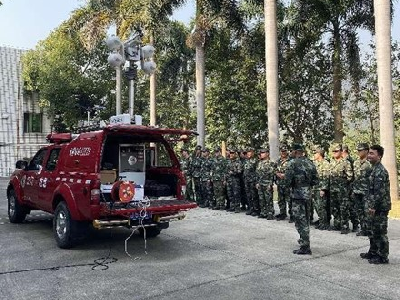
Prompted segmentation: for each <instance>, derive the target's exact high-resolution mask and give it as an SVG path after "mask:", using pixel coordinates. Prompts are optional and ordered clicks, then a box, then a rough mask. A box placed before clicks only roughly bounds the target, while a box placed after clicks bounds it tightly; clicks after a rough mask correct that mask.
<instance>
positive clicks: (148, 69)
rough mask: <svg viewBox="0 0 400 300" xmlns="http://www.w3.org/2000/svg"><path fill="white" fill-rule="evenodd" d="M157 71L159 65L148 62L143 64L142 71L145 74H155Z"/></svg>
mask: <svg viewBox="0 0 400 300" xmlns="http://www.w3.org/2000/svg"><path fill="white" fill-rule="evenodd" d="M156 69H157V65H156V63H155V62H154V61H152V60H148V61H145V62H143V64H142V70H143V72H145V73H146V74H147V75H151V74H153V73H154V72H155V71H156Z"/></svg>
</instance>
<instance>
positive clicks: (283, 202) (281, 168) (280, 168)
mask: <svg viewBox="0 0 400 300" xmlns="http://www.w3.org/2000/svg"><path fill="white" fill-rule="evenodd" d="M280 152H281V153H280V154H281V155H280V157H279V159H278V161H277V163H276V164H277V172H276V185H277V188H278V206H279V214H278V215H276V216H275V218H276V219H277V220H278V221H279V220H284V219H286V217H287V212H286V210H287V207H288V206H289V216H290V217H292V205H291V203H290V193H289V189H288V188H287V186H286V185H285V184H284V182H283V181H284V180H283V178H284V174H285V171H286V168H287V165H288V163H289V153H288V148H287V146H286V145H282V146H281V147H280Z"/></svg>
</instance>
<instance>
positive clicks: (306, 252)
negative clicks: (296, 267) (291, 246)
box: [293, 247, 312, 255]
mask: <svg viewBox="0 0 400 300" xmlns="http://www.w3.org/2000/svg"><path fill="white" fill-rule="evenodd" d="M293 254H298V255H311V254H312V252H311V249H310V247H300V249H297V250H293Z"/></svg>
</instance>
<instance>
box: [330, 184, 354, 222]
mask: <svg viewBox="0 0 400 300" xmlns="http://www.w3.org/2000/svg"><path fill="white" fill-rule="evenodd" d="M330 196H331V197H330V199H331V211H332V215H333V217H334V220H333V225H334V227H335V228H337V229H348V228H349V220H350V201H349V197H348V194H347V190H342V191H331V192H330Z"/></svg>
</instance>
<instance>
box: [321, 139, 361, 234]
mask: <svg viewBox="0 0 400 300" xmlns="http://www.w3.org/2000/svg"><path fill="white" fill-rule="evenodd" d="M332 154H333V155H332V156H333V159H332V160H331V162H330V163H329V193H330V200H331V210H332V214H333V217H334V220H333V225H334V226H333V230H340V233H342V234H348V233H349V232H350V229H349V219H350V201H349V184H350V183H351V180H352V178H353V172H352V170H351V165H350V162H349V161H348V160H346V159H344V158H343V157H342V145H341V144H334V145H333V147H332ZM325 188H328V187H325ZM320 195H321V197H325V195H326V191H325V190H322V191H321V194H320Z"/></svg>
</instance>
